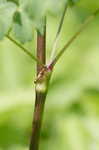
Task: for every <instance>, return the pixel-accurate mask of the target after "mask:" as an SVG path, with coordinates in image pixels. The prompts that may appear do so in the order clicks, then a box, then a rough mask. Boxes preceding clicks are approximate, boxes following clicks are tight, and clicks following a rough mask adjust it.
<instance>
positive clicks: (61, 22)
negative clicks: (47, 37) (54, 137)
mask: <svg viewBox="0 0 99 150" xmlns="http://www.w3.org/2000/svg"><path fill="white" fill-rule="evenodd" d="M67 7H68V4H67V3H66V5H65V8H64V11H63V14H62V16H61V19H60V23H59V27H58V30H57V33H56V36H55V39H54V42H53V47H52V51H51V61H52V59H53V57H54V56H55V53H56V49H57V43H58V41H59V37H60V32H61V29H62V26H63V22H64V18H65V14H66V11H67Z"/></svg>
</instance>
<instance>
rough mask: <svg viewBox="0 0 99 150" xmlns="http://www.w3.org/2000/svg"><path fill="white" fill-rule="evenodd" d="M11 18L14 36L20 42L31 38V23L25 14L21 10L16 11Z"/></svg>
mask: <svg viewBox="0 0 99 150" xmlns="http://www.w3.org/2000/svg"><path fill="white" fill-rule="evenodd" d="M13 20H14V25H13V32H14V35H15V37H16V38H17V39H18V40H19V41H20V42H22V43H25V42H27V41H30V40H32V38H33V25H32V23H31V21H30V20H29V18H28V16H27V14H26V13H25V12H23V11H16V12H15V14H14V19H13Z"/></svg>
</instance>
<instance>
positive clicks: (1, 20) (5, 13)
mask: <svg viewBox="0 0 99 150" xmlns="http://www.w3.org/2000/svg"><path fill="white" fill-rule="evenodd" d="M15 10H16V5H15V4H14V3H10V2H6V1H4V2H3V1H1V2H0V39H2V38H3V37H4V35H5V34H6V33H7V32H8V30H9V28H10V27H11V25H12V18H13V14H14V12H15Z"/></svg>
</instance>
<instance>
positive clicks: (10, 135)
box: [0, 0, 99, 150]
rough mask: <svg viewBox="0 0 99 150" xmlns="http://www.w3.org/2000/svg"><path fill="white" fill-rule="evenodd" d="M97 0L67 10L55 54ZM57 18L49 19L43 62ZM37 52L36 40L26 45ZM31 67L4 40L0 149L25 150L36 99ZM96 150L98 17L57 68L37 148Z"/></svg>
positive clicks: (97, 5) (98, 148) (98, 141)
mask: <svg viewBox="0 0 99 150" xmlns="http://www.w3.org/2000/svg"><path fill="white" fill-rule="evenodd" d="M96 8H99V0H98V1H93V0H81V1H80V2H78V4H77V5H76V6H75V7H73V8H69V9H68V12H67V14H66V17H65V22H64V25H63V29H62V33H61V38H60V42H59V46H58V50H59V49H60V48H61V47H62V46H63V44H64V43H66V41H68V39H69V38H70V37H71V36H72V35H73V33H75V32H76V31H77V29H78V28H79V26H80V25H81V23H82V22H83V20H84V19H85V18H86V17H87V16H88V15H90V14H91V12H93V11H94V10H96ZM59 17H60V16H59V15H58V16H57V17H55V16H51V15H49V16H48V20H47V58H48V60H49V56H50V52H51V51H50V50H51V46H52V43H53V40H54V37H55V33H56V31H57V27H58V26H57V25H58V22H59ZM25 46H26V47H28V48H29V49H30V51H31V52H32V53H34V54H35V46H36V32H35V31H34V40H33V41H32V42H30V43H27V44H25ZM35 69H36V66H35V63H34V62H33V61H32V60H31V59H30V58H29V57H28V56H26V55H25V54H24V53H22V52H21V51H20V49H19V48H17V47H16V46H15V45H14V44H13V43H11V42H10V41H9V40H8V39H6V38H5V39H4V40H3V41H0V150H27V149H28V145H29V141H30V135H31V125H32V118H33V117H32V116H33V108H34V100H35V91H34V83H33V81H34V79H35ZM57 149H61V150H99V15H98V16H97V17H96V18H95V19H94V20H93V22H92V23H90V25H89V26H88V27H87V28H86V29H85V31H84V32H83V33H82V34H81V35H80V36H79V37H78V38H77V40H76V41H75V42H74V43H73V44H72V45H71V46H70V47H69V49H68V51H67V52H66V53H65V54H64V56H62V58H61V59H60V61H59V62H58V64H57V65H56V67H55V70H54V72H53V77H52V80H51V84H50V89H49V93H48V95H47V100H46V108H45V113H44V120H43V127H42V132H41V141H40V150H57Z"/></svg>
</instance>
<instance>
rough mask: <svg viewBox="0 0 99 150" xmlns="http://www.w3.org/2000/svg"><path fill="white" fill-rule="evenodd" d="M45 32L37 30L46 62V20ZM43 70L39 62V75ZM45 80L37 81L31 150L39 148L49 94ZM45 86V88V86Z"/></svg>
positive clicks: (40, 54) (39, 50)
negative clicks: (41, 32)
mask: <svg viewBox="0 0 99 150" xmlns="http://www.w3.org/2000/svg"><path fill="white" fill-rule="evenodd" d="M43 28H44V33H43V35H41V34H40V33H39V32H37V58H38V59H39V60H40V61H41V62H42V63H43V64H45V63H46V22H44V27H43ZM41 70H42V65H41V64H39V63H37V76H38V75H39V73H40V71H41ZM45 82H46V81H45V80H42V81H40V82H37V83H36V89H35V91H36V98H35V108H34V118H33V127H32V136H31V143H30V150H38V149H39V141H40V132H41V125H42V117H43V112H44V105H45V99H46V94H47V88H46V84H45ZM43 85H44V86H45V88H44V86H43Z"/></svg>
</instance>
